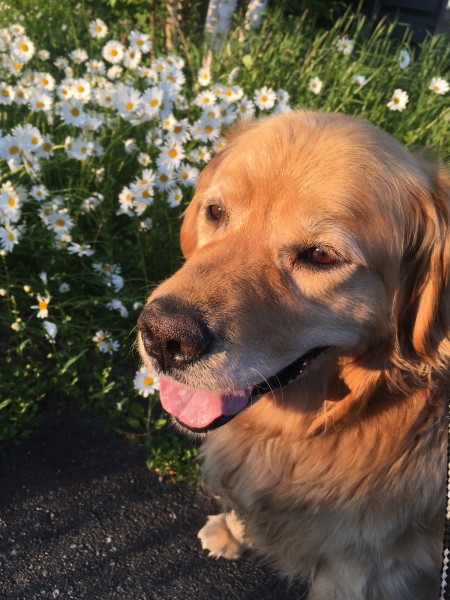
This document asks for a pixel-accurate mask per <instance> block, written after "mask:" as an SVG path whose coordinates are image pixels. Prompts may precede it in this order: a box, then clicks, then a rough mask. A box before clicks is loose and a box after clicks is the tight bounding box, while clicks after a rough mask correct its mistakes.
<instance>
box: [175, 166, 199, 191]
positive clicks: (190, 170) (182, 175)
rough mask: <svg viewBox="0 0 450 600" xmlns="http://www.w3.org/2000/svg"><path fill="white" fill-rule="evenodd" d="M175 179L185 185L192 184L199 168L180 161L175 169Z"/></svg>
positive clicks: (196, 177)
mask: <svg viewBox="0 0 450 600" xmlns="http://www.w3.org/2000/svg"><path fill="white" fill-rule="evenodd" d="M176 176H177V180H178V181H179V182H180V183H182V184H183V185H185V186H193V185H195V182H196V181H197V179H198V176H199V170H198V169H197V168H196V167H192V166H191V165H188V164H186V163H181V165H180V166H179V168H178V170H177V174H176Z"/></svg>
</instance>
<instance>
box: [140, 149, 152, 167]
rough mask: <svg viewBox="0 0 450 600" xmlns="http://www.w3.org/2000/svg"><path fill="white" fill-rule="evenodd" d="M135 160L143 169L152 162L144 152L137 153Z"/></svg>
mask: <svg viewBox="0 0 450 600" xmlns="http://www.w3.org/2000/svg"><path fill="white" fill-rule="evenodd" d="M137 160H138V163H139V164H140V165H142V166H143V167H146V166H147V165H149V164H150V163H151V161H152V159H151V158H150V156H149V155H148V154H147V153H146V152H139V154H138V157H137Z"/></svg>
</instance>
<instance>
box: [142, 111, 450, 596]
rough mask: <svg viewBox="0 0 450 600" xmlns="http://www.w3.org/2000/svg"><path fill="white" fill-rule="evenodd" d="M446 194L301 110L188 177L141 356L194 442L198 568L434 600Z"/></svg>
mask: <svg viewBox="0 0 450 600" xmlns="http://www.w3.org/2000/svg"><path fill="white" fill-rule="evenodd" d="M449 190H450V179H449V176H448V174H447V173H446V172H445V171H444V170H443V169H442V168H439V167H437V166H435V165H432V164H428V163H427V162H425V161H424V160H423V159H422V158H419V157H417V156H414V155H413V154H411V153H410V152H409V151H408V150H406V149H405V148H404V147H403V146H402V145H401V144H399V143H398V142H397V141H395V140H394V139H393V138H392V137H391V136H390V135H388V134H387V133H385V132H383V131H381V130H380V129H378V128H377V127H375V126H373V125H371V124H369V123H367V122H365V121H362V120H357V119H355V118H351V117H347V116H344V115H341V114H321V113H315V112H307V111H305V112H293V113H291V114H287V115H277V116H273V117H269V118H266V119H263V120H260V121H253V122H249V123H242V124H241V125H239V126H238V127H236V128H235V129H234V130H232V131H231V132H230V133H229V134H228V136H227V144H226V147H225V148H224V149H223V150H222V151H221V152H220V153H219V154H217V156H216V157H215V158H214V159H213V160H212V161H211V162H210V163H209V164H208V165H207V166H206V168H205V169H204V171H203V172H202V174H201V176H200V178H199V181H198V185H197V188H196V193H195V196H194V199H193V201H192V202H191V204H190V205H189V207H188V208H187V210H186V213H185V217H184V222H183V226H182V231H181V246H182V250H183V254H184V256H185V257H186V261H185V263H184V265H183V266H182V268H181V269H180V270H179V271H178V272H177V273H175V275H173V276H172V277H171V278H169V279H167V280H166V281H164V282H163V283H162V284H161V285H160V286H159V287H157V289H156V290H155V291H154V292H153V293H152V294H151V295H150V297H149V299H148V303H147V304H146V306H145V307H144V309H143V311H142V313H141V315H140V317H139V329H140V333H139V347H140V351H141V354H142V357H143V360H144V363H145V364H146V365H148V366H150V367H151V368H153V369H155V370H157V371H158V373H159V374H160V375H161V378H160V394H161V402H162V404H163V407H164V408H165V409H166V410H167V411H168V412H169V413H171V414H172V415H173V418H174V420H176V422H177V423H178V424H179V426H180V427H181V428H182V429H183V430H190V431H194V432H198V433H204V432H207V433H205V434H204V444H203V449H202V460H203V468H204V473H205V477H206V481H207V482H208V484H209V485H210V486H211V487H212V489H213V490H214V491H215V492H217V493H218V494H219V495H220V497H221V500H222V502H223V506H224V513H222V514H221V515H216V516H214V517H210V518H209V520H208V522H207V524H206V525H205V527H204V528H203V529H202V530H201V532H200V534H199V537H200V538H201V541H202V545H203V547H204V548H206V549H208V550H209V551H210V554H211V555H212V556H216V557H219V556H223V557H226V558H237V557H238V556H239V555H240V554H241V552H242V551H243V550H245V549H246V548H249V547H251V548H252V549H253V550H254V551H255V552H257V553H260V554H261V555H262V556H263V557H265V558H266V559H267V560H268V561H269V562H270V563H271V564H272V565H273V566H274V567H275V568H276V569H277V570H278V571H279V572H280V573H281V574H283V575H284V576H286V577H287V578H289V579H293V578H302V579H304V580H306V581H308V582H309V584H310V591H309V596H308V598H309V599H311V600H312V599H314V600H344V599H345V600H433V599H435V598H437V594H438V591H439V586H440V577H439V567H440V556H441V551H442V545H441V544H442V535H443V525H444V504H445V477H446V441H447V420H446V415H445V412H446V411H445V405H446V400H447V396H448V394H449V391H450V385H449V383H450V382H449V363H450V343H449V323H450V307H449V288H448V279H449V269H450V256H449V255H450V242H449V221H450V216H449V212H450V209H449Z"/></svg>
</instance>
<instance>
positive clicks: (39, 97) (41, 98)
mask: <svg viewBox="0 0 450 600" xmlns="http://www.w3.org/2000/svg"><path fill="white" fill-rule="evenodd" d="M28 106H29V107H30V108H31V110H34V111H36V112H37V111H39V110H43V111H44V112H50V111H51V109H52V107H53V100H52V98H51V96H49V94H47V92H45V91H42V92H40V91H38V90H37V89H35V90H33V91H32V92H31V94H30V96H29V98H28Z"/></svg>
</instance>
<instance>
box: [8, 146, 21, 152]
mask: <svg viewBox="0 0 450 600" xmlns="http://www.w3.org/2000/svg"><path fill="white" fill-rule="evenodd" d="M18 152H19V148H18V146H10V148H9V153H10V154H17V153H18Z"/></svg>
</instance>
